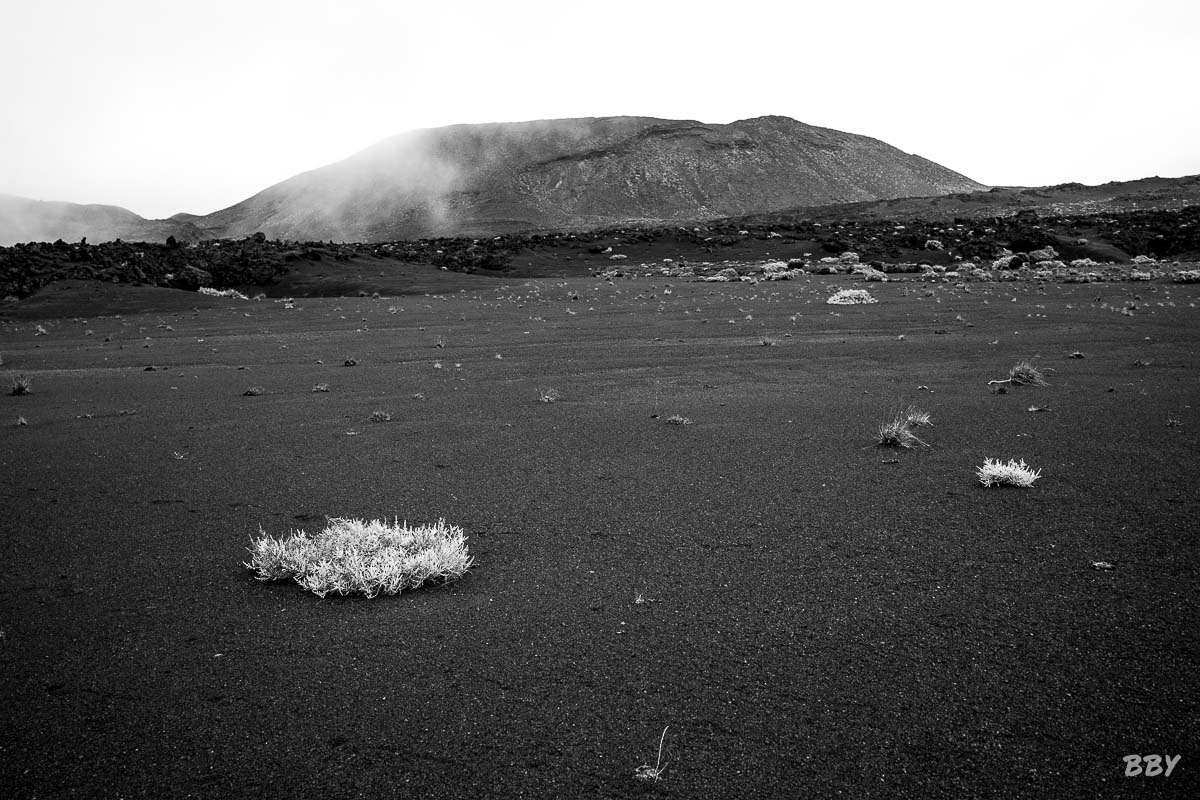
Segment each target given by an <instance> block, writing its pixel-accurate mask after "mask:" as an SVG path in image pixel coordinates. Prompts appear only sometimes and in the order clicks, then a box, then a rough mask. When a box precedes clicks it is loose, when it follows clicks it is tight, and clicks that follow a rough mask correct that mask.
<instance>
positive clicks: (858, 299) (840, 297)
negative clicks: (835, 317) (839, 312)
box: [825, 289, 878, 306]
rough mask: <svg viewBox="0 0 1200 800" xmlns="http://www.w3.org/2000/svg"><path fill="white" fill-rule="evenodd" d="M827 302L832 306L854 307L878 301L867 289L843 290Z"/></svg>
mask: <svg viewBox="0 0 1200 800" xmlns="http://www.w3.org/2000/svg"><path fill="white" fill-rule="evenodd" d="M825 302H826V303H827V304H829V305H831V306H853V305H859V304H863V303H875V302H878V301H877V300H876V299H875V298H874V297H872V296H871V293H870V292H868V291H867V290H866V289H841V290H839V291H838V292H837V293H836V294H834V295H833V296H832V297H830V298H829V299H828V300H826V301H825Z"/></svg>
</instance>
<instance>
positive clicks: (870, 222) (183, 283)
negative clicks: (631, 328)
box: [0, 206, 1200, 298]
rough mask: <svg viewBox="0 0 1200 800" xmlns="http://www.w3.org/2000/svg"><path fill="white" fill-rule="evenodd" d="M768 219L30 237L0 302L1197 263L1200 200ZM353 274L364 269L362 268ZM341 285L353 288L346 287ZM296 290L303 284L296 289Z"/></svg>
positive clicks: (16, 255)
mask: <svg viewBox="0 0 1200 800" xmlns="http://www.w3.org/2000/svg"><path fill="white" fill-rule="evenodd" d="M823 219H824V221H817V220H815V219H812V218H802V217H799V216H797V217H793V218H792V219H790V220H787V219H784V218H783V217H782V216H781V215H775V218H774V220H773V221H772V222H771V223H770V224H763V223H761V222H750V221H747V220H746V219H740V220H721V221H718V222H712V223H707V224H698V225H668V226H662V225H659V226H645V227H610V228H597V229H593V230H587V231H574V232H561V231H549V232H541V233H520V234H506V235H501V236H495V237H490V238H479V239H475V238H450V237H443V238H433V239H416V240H411V241H395V242H383V243H362V242H360V243H350V244H335V243H333V242H295V241H281V240H270V239H268V238H267V237H266V236H265V235H264V234H262V233H256V234H255V235H253V236H250V237H247V238H245V239H239V240H219V241H204V242H190V243H180V242H176V241H175V240H171V241H169V242H168V243H166V244H155V243H147V242H138V243H133V242H123V241H119V240H118V241H114V242H105V243H102V244H97V245H92V244H86V243H82V242H81V243H77V244H69V243H66V242H63V241H62V240H59V241H56V242H53V243H45V242H42V243H30V244H21V245H16V246H13V247H6V248H0V296H13V297H17V298H20V297H25V296H28V295H30V294H32V293H33V292H35V291H37V290H38V289H39V288H41V287H42V286H44V285H46V284H48V283H50V282H52V281H55V280H61V279H69V278H77V279H89V280H100V281H109V282H114V283H130V284H141V285H150V286H164V287H172V288H178V289H186V290H191V291H194V290H196V289H198V288H200V287H202V286H210V287H212V288H216V289H224V288H235V287H241V288H247V287H254V286H261V287H269V286H271V285H273V284H276V283H278V282H279V281H280V280H282V279H283V277H284V276H285V275H288V274H289V273H290V272H293V271H300V272H303V271H304V270H315V269H320V270H322V271H323V272H325V273H328V274H332V275H334V276H335V277H336V275H337V274H338V272H339V270H344V271H346V272H347V274H349V273H350V272H351V270H350V267H351V266H353V265H351V264H350V263H349V262H352V261H353V262H355V264H362V263H370V264H377V265H379V267H380V268H383V267H385V266H386V262H388V261H394V262H401V263H405V264H411V265H416V266H417V267H418V268H419V267H421V266H425V267H429V268H434V269H442V270H447V271H453V272H460V273H478V274H484V275H487V274H491V275H497V276H506V275H507V276H514V277H537V276H542V275H571V274H575V275H586V274H591V273H595V272H597V271H600V270H602V269H604V268H607V267H611V266H619V263H618V262H619V261H621V260H624V259H631V261H630V263H633V262H635V261H641V262H656V261H657V262H662V261H663V260H664V258H670V259H672V260H673V261H680V260H682V261H689V260H690V261H693V262H716V261H721V260H732V261H743V262H750V261H755V260H758V261H762V260H764V259H774V260H783V261H788V260H791V259H798V260H801V261H809V262H817V261H819V260H820V259H821V258H822V257H830V256H839V255H841V254H842V253H845V252H853V253H856V254H857V256H858V258H859V259H861V262H862V263H863V264H870V265H872V266H875V267H876V268H877V269H879V270H881V271H883V272H896V271H905V270H907V269H908V268H910V267H912V266H913V265H915V264H928V265H930V266H936V267H945V268H952V267H953V266H954V265H955V264H958V263H961V262H978V263H979V264H980V265H981V266H985V262H987V263H990V262H991V261H993V260H995V259H998V258H1001V257H1002V256H1006V255H1008V254H1011V253H1016V254H1018V255H1017V257H1016V258H1015V259H1013V260H1012V261H1011V262H1009V263H1007V264H1006V267H1005V268H1006V269H1011V270H1016V269H1019V268H1020V267H1021V266H1023V265H1026V264H1028V265H1029V266H1033V265H1034V264H1036V262H1037V261H1038V260H1046V259H1038V258H1037V257H1036V256H1030V255H1027V254H1030V253H1036V252H1037V251H1039V250H1041V249H1043V248H1046V247H1049V248H1052V249H1053V251H1054V256H1053V259H1051V260H1061V261H1063V262H1064V263H1069V262H1071V261H1080V260H1091V261H1093V262H1095V263H1096V264H1098V265H1100V264H1114V263H1118V264H1128V263H1129V262H1130V261H1131V260H1132V259H1133V258H1135V257H1139V256H1140V257H1149V258H1152V259H1156V260H1164V259H1176V260H1197V259H1200V206H1189V207H1186V208H1182V209H1178V210H1148V211H1126V212H1117V213H1106V214H1091V215H1068V216H1048V217H1042V216H1039V215H1038V214H1037V213H1036V212H1033V211H1028V210H1027V211H1023V212H1020V213H1017V214H1013V215H1010V216H992V217H981V218H966V217H959V218H956V219H951V220H948V221H946V220H925V219H903V220H901V219H886V218H873V217H865V218H841V219H838V218H833V219H830V218H829V217H828V216H825V217H824V218H823ZM360 271H361V270H360ZM348 285H349V284H348ZM297 293H300V292H297Z"/></svg>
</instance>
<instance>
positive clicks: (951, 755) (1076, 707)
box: [0, 276, 1200, 798]
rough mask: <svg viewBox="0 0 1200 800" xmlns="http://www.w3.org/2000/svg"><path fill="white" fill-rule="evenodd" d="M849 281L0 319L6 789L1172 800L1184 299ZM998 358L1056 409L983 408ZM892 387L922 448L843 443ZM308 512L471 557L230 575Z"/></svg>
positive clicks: (1198, 640) (647, 286) (156, 302)
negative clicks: (335, 579) (457, 570)
mask: <svg viewBox="0 0 1200 800" xmlns="http://www.w3.org/2000/svg"><path fill="white" fill-rule="evenodd" d="M435 277H436V276H435ZM852 285H853V286H867V285H866V284H861V283H857V284H850V283H849V282H847V280H846V279H845V278H838V277H819V278H817V277H814V278H811V279H808V280H800V281H794V282H780V283H764V284H759V285H750V284H719V285H718V284H705V283H676V284H675V285H673V286H671V287H669V288H670V293H669V294H668V293H667V292H668V287H667V285H666V284H665V283H664V282H662V281H653V280H646V279H639V280H618V281H617V282H616V283H614V284H611V285H610V284H606V283H603V282H600V281H593V280H586V279H572V280H570V281H557V280H543V281H510V282H507V283H505V282H501V281H497V280H491V279H487V280H481V281H480V282H479V283H477V284H473V286H475V287H478V288H474V289H469V290H466V291H461V292H453V293H449V294H437V295H429V296H408V297H403V298H392V299H388V298H383V299H358V298H355V299H336V298H323V299H305V298H297V300H296V303H295V308H290V309H289V308H285V307H284V304H283V303H280V302H272V301H264V302H258V303H255V302H242V301H231V300H209V299H201V298H198V297H197V296H195V295H184V294H182V293H178V292H173V291H170V290H159V289H136V290H131V289H129V287H107V288H106V289H105V290H104V291H105V292H107V293H109V294H113V293H115V294H116V295H119V297H115V296H114V297H106V299H105V302H108V303H118V302H120V303H124V304H125V305H123V306H114V307H121V308H123V309H124V311H123V312H122V313H123V316H113V315H111V314H110V315H107V316H104V315H100V314H98V313H97V306H96V305H95V303H96V300H95V296H94V294H93V293H92V291H91V290H90V289H89V288H88V286H87V285H63V286H61V287H59V289H60V290H59V291H58V292H57V294H55V295H54V296H53V304H51V303H50V300H49V299H47V298H45V297H42V296H40V295H39V296H35V297H34V298H33V299H31V300H29V301H25V302H23V303H20V304H17V305H16V306H13V307H11V308H9V309H8V310H7V311H6V312H4V313H6V314H7V316H6V317H4V319H3V321H0V353H2V354H3V358H4V361H5V363H4V366H3V367H0V373H2V375H3V378H4V385H5V387H7V384H8V378H9V377H10V376H11V375H14V374H17V373H23V374H25V375H27V376H30V377H32V379H33V382H34V383H33V392H34V393H33V394H32V395H29V396H26V397H14V396H8V395H5V396H3V397H0V423H2V424H0V464H2V471H0V491H2V492H3V497H4V511H5V513H4V515H3V530H2V535H0V563H2V564H3V570H4V579H3V581H0V610H2V611H0V632H2V638H0V664H2V668H0V700H2V702H3V707H4V709H5V716H6V721H5V723H4V725H3V726H0V796H4V797H13V798H34V797H38V798H50V797H105V798H115V797H134V796H144V797H155V798H174V797H202V798H218V797H219V798H226V797H258V796H260V795H264V794H265V795H269V796H272V797H288V798H329V797H405V796H410V795H411V796H419V797H437V798H441V797H453V798H475V797H510V796H523V797H537V798H542V797H546V798H551V797H563V798H574V797H580V798H582V797H612V798H618V797H621V798H623V797H643V796H656V797H677V798H696V797H712V798H735V797H736V798H744V797H772V798H773V797H787V798H794V797H835V796H841V797H881V798H883V797H888V798H891V797H905V798H932V797H945V798H961V797H1054V798H1064V797H1072V798H1073V797H1118V796H1154V797H1187V796H1194V794H1195V792H1196V791H1197V789H1198V788H1200V762H1198V761H1197V759H1200V733H1198V732H1197V727H1196V719H1197V705H1198V698H1200V671H1198V669H1197V668H1198V665H1200V627H1198V626H1197V619H1200V593H1198V591H1197V587H1198V585H1200V584H1198V578H1200V557H1198V556H1200V553H1198V552H1197V551H1198V546H1197V534H1196V531H1197V528H1198V526H1197V523H1196V519H1197V517H1198V512H1200V493H1198V492H1197V488H1196V487H1197V484H1198V482H1200V463H1198V461H1197V459H1196V455H1197V453H1198V452H1200V440H1198V435H1200V415H1198V414H1197V409H1196V407H1195V406H1196V405H1197V403H1196V400H1197V399H1198V397H1200V395H1198V393H1197V386H1198V384H1197V379H1198V376H1200V354H1198V345H1200V324H1198V321H1200V312H1198V311H1197V308H1196V302H1197V295H1200V288H1198V287H1196V286H1180V285H1171V284H1156V285H1147V284H1140V285H1134V284H1120V285H1110V284H1085V285H1066V286H1060V285H1049V286H1045V287H1044V288H1040V287H1039V286H1038V285H1036V284H1026V283H1017V284H1013V283H1007V284H972V285H970V286H969V289H970V291H969V292H967V291H964V290H962V289H955V288H954V287H953V286H952V285H949V284H945V285H943V284H936V285H930V284H923V283H918V282H894V283H889V284H886V285H874V284H872V285H869V288H870V291H871V292H872V293H873V294H874V295H875V296H877V297H878V298H879V301H880V302H879V303H878V304H876V305H869V306H847V307H838V306H829V305H826V304H825V302H824V301H825V298H826V297H828V296H829V295H830V294H831V293H832V292H833V291H834V289H835V288H836V287H839V286H840V287H849V286H852ZM97 291H99V290H97ZM72 292H74V298H75V299H74V302H73V301H72ZM122 292H126V293H124V294H122ZM129 292H133V293H129ZM1135 292H1137V293H1138V294H1140V298H1141V299H1140V301H1138V303H1137V308H1136V309H1134V310H1133V312H1132V314H1131V315H1128V314H1123V313H1121V309H1122V308H1123V307H1124V306H1125V304H1126V302H1127V301H1131V300H1134V293H1135ZM135 293H136V294H135ZM573 293H577V294H578V299H572V294H573ZM39 297H42V299H41V300H39ZM122 298H123V299H122ZM39 302H44V303H46V304H47V305H44V306H41V308H42V309H43V312H42V313H44V316H45V318H44V319H37V316H38V309H39V306H38V305H37V303H39ZM50 309H53V310H52V311H51V310H50ZM139 309H141V310H139ZM72 317H76V319H72ZM36 324H40V325H41V326H42V328H43V329H44V330H45V333H44V334H38V333H37V329H36V327H35V325H36ZM89 330H90V331H92V335H90V336H89V335H86V331H89ZM901 336H903V338H900V337H901ZM439 337H440V341H441V342H442V344H443V345H444V346H443V347H438V346H436V345H437V343H438V341H439ZM764 337H765V339H764ZM764 341H766V342H767V343H766V344H764ZM772 342H773V344H771V343H772ZM1074 351H1080V352H1081V353H1082V354H1083V355H1084V356H1085V357H1084V358H1070V357H1069V356H1070V355H1071V354H1072V353H1073V352H1074ZM346 359H355V360H356V361H357V366H355V367H346V366H343V362H344V361H345V360H346ZM1022 359H1033V360H1035V362H1036V363H1037V364H1039V365H1040V366H1042V367H1043V368H1044V369H1045V370H1046V372H1047V376H1048V378H1049V380H1050V385H1049V386H1046V387H1015V388H1013V389H1012V390H1011V391H1009V392H1007V393H1005V394H993V393H991V392H989V390H988V388H987V386H986V382H987V381H988V380H989V379H994V378H1002V377H1005V376H1006V375H1007V372H1008V369H1009V368H1010V367H1011V366H1012V365H1013V364H1015V363H1016V362H1017V361H1019V360H1022ZM435 362H438V363H440V364H441V367H440V368H436V364H435ZM150 366H153V367H155V369H153V370H147V369H146V368H147V367H150ZM316 383H327V384H328V385H329V389H330V390H329V392H328V393H313V392H312V391H311V388H312V386H313V385H314V384H316ZM251 386H258V387H262V389H263V393H262V394H261V395H260V396H243V392H244V391H245V390H246V389H248V388H249V387H251ZM539 388H542V389H545V388H554V389H557V390H558V392H559V393H560V395H561V399H560V400H559V401H558V402H555V403H542V402H539V401H538V391H537V390H538V389H539ZM909 404H913V405H915V406H917V407H918V408H920V409H924V410H926V411H928V412H930V413H931V414H932V415H933V419H934V426H933V427H932V428H922V429H921V431H920V435H921V436H922V438H924V439H925V440H926V441H928V442H929V444H930V445H931V446H930V447H928V448H917V449H914V450H908V451H899V452H897V451H892V450H887V449H883V448H878V447H873V446H871V442H872V434H873V432H874V429H875V427H876V426H877V425H878V424H879V423H880V422H882V421H884V420H886V419H888V418H890V417H891V416H892V415H893V414H894V413H895V412H896V411H897V410H899V409H901V408H905V407H907V406H908V405H909ZM1031 406H1040V407H1048V408H1050V409H1052V410H1050V411H1045V412H1030V411H1028V410H1027V409H1029V408H1030V407H1031ZM377 409H378V410H384V411H388V412H390V413H391V415H392V422H390V423H371V422H369V421H368V416H369V415H370V414H371V412H372V411H375V410H377ZM673 414H680V415H684V416H686V417H688V418H690V419H691V420H692V421H693V424H691V425H670V424H667V423H666V418H667V417H668V416H670V415H673ZM18 416H23V417H24V418H25V419H26V420H27V421H28V425H25V426H18V425H17V424H16V420H17V417H18ZM987 457H991V458H1000V459H1005V460H1007V459H1008V458H1019V459H1024V460H1025V461H1026V462H1028V463H1029V464H1030V465H1032V466H1035V467H1037V468H1040V469H1042V470H1043V477H1042V478H1041V479H1040V480H1039V481H1038V482H1037V483H1036V484H1035V485H1034V487H1033V488H1031V489H1025V490H1023V489H1015V488H1008V489H985V488H983V487H981V486H979V485H978V483H977V482H976V478H975V469H976V468H977V467H978V466H979V465H981V464H982V463H983V461H984V459H985V458H987ZM893 459H896V460H898V463H889V462H891V461H892V460H893ZM326 516H356V517H380V516H387V517H392V516H398V517H400V518H401V519H407V520H409V521H413V522H422V521H433V520H436V519H438V518H440V517H444V518H446V519H447V520H448V521H450V522H451V523H454V524H457V525H460V526H462V527H463V528H464V529H465V530H466V531H467V533H468V535H469V546H470V549H471V552H472V554H473V555H474V557H475V558H476V560H477V563H476V565H475V567H474V568H473V570H472V572H471V573H470V574H469V575H468V576H467V577H466V578H464V579H463V580H462V581H460V582H457V583H454V584H449V585H446V586H441V587H433V588H424V589H420V590H417V591H413V592H406V593H404V594H403V595H400V596H398V597H380V598H376V599H374V600H365V599H361V598H336V597H330V598H327V599H324V600H321V599H318V598H317V597H315V596H313V595H312V594H308V593H305V592H303V591H302V590H300V589H299V587H297V586H296V585H294V584H291V583H277V584H264V583H260V582H258V581H256V580H255V579H254V578H253V575H252V573H251V572H250V571H249V570H247V569H246V568H245V567H244V566H243V564H242V562H243V561H244V559H245V558H246V557H247V553H246V546H247V545H248V543H249V541H250V537H251V536H252V535H257V534H258V533H259V530H260V528H261V530H263V531H266V532H268V533H271V534H275V535H281V534H285V533H287V532H288V531H290V530H292V529H295V528H301V527H302V528H305V529H307V530H309V531H315V530H317V529H319V528H320V527H321V525H322V522H323V520H324V518H325V517H326ZM1096 561H1107V562H1111V563H1112V564H1113V565H1115V567H1114V569H1112V570H1111V571H1100V570H1095V569H1092V568H1091V566H1090V565H1091V564H1092V562H1096ZM637 593H641V595H642V596H643V597H644V598H645V602H643V603H636V602H635V594H637ZM665 726H670V728H669V730H668V732H667V735H666V745H665V748H664V755H663V759H664V761H666V762H668V766H667V768H666V771H665V772H664V774H663V779H662V780H661V781H660V782H658V783H649V782H644V781H640V780H638V779H637V778H635V777H634V771H635V769H636V768H637V767H639V766H640V765H642V764H647V763H649V764H654V762H655V757H656V750H657V747H658V742H659V736H660V734H661V732H662V730H663V728H664V727H665ZM1133 753H1140V754H1150V753H1157V754H1163V753H1167V754H1171V755H1175V754H1180V755H1182V756H1183V758H1182V761H1181V762H1180V763H1179V764H1178V765H1177V766H1176V767H1175V770H1174V772H1173V774H1172V775H1171V777H1169V778H1164V777H1156V778H1145V777H1140V778H1127V777H1125V776H1124V774H1123V773H1124V767H1125V764H1124V762H1123V761H1122V757H1123V756H1125V755H1128V754H1133Z"/></svg>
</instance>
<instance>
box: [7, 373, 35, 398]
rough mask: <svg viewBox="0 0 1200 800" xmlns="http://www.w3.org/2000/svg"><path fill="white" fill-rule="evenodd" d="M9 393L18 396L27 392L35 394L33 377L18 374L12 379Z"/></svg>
mask: <svg viewBox="0 0 1200 800" xmlns="http://www.w3.org/2000/svg"><path fill="white" fill-rule="evenodd" d="M8 393H9V394H11V395H14V396H17V397H20V396H21V395H26V394H33V378H30V377H28V376H26V375H18V376H16V377H15V378H13V379H12V383H11V384H9V390H8Z"/></svg>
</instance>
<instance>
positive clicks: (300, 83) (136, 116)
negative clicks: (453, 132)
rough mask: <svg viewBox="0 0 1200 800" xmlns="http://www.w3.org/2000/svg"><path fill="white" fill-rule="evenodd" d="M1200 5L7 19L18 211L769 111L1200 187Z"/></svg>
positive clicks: (1038, 174)
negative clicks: (448, 136)
mask: <svg viewBox="0 0 1200 800" xmlns="http://www.w3.org/2000/svg"><path fill="white" fill-rule="evenodd" d="M1197 77H1200V2H1196V0H1142V2H1139V3H1131V2H1109V0H1092V1H1091V2H1089V1H1088V0H1075V1H1072V0H1037V1H1036V2H1031V1H1030V0H1000V1H997V2H989V3H981V2H973V1H972V0H955V1H953V2H943V1H942V0H911V1H910V2H904V1H903V0H891V1H890V2H874V1H872V2H867V1H866V0H825V2H820V3H810V2H805V1H804V0H792V2H789V3H784V2H780V1H779V0H772V1H771V2H760V0H739V1H738V2H729V3H720V4H718V3H705V2H699V1H696V0H693V1H692V2H674V1H673V0H637V1H636V2H629V1H628V0H591V1H590V2H589V1H588V0H575V1H574V2H569V1H568V0H559V1H558V2H540V1H539V0H506V2H495V1H493V2H466V1H464V0H438V1H437V2H427V0H423V1H422V2H409V1H408V0H392V1H391V2H388V1H386V0H278V1H277V0H236V1H234V2H231V1H230V0H206V2H201V3H174V2H162V0H106V1H102V0H37V2H32V1H31V2H18V1H15V0H14V1H13V2H8V1H7V0H6V1H5V2H3V3H0V194H12V195H18V196H22V197H29V198H33V199H36V200H65V201H69V202H75V203H103V204H110V205H119V206H123V207H125V208H128V209H130V210H132V211H135V212H136V213H138V214H141V215H142V216H145V217H149V218H163V217H166V216H170V215H171V214H174V213H177V212H190V213H196V214H206V213H211V212H213V211H216V210H219V209H221V208H224V207H227V206H230V205H233V204H234V203H236V202H239V201H241V200H243V199H245V198H247V197H249V196H251V195H253V194H255V193H256V192H258V191H260V190H262V189H265V188H266V187H268V186H270V185H272V184H274V183H277V182H279V181H281V180H284V179H286V178H289V177H291V176H293V175H295V174H297V173H300V172H304V171H307V170H310V169H314V168H316V167H320V166H323V165H325V164H328V163H332V162H335V161H339V160H341V159H343V158H346V157H348V156H350V155H352V154H354V153H355V152H357V151H359V150H361V149H363V148H365V147H367V146H369V145H371V144H374V143H375V142H378V141H379V140H381V139H384V138H387V137H389V136H392V135H394V134H398V133H401V132H403V131H407V130H412V129H416V128H429V127H438V126H441V125H452V124H459V123H480V122H509V121H521V120H533V119H556V118H564V117H597V116H613V115H634V116H651V117H661V118H665V119H693V120H700V121H702V122H710V123H727V122H732V121H734V120H738V119H746V118H749V117H758V116H764V115H782V116H787V117H792V118H794V119H797V120H800V121H801V122H806V123H808V124H811V125H819V126H822V127H826V128H834V129H837V130H841V131H847V132H850V133H857V134H863V135H866V136H871V137H874V138H876V139H881V140H883V141H885V142H887V143H888V144H891V145H894V146H895V147H898V148H900V149H901V150H904V151H906V152H909V153H916V154H918V155H921V156H924V157H925V158H928V159H930V160H932V161H936V162H938V163H939V164H942V165H944V166H946V167H949V168H950V169H953V170H956V171H958V172H961V173H963V174H964V175H967V176H968V177H970V178H973V179H975V180H977V181H980V182H981V183H985V184H988V185H1006V186H1013V185H1016V186H1044V185H1050V184H1056V183H1065V182H1068V181H1078V182H1080V183H1087V184H1098V183H1105V182H1107V181H1113V180H1131V179H1136V178H1140V177H1146V176H1150V175H1160V176H1163V177H1175V176H1181V175H1193V174H1198V173H1200V102H1198V101H1197V100H1196V89H1195V81H1196V78H1197Z"/></svg>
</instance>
